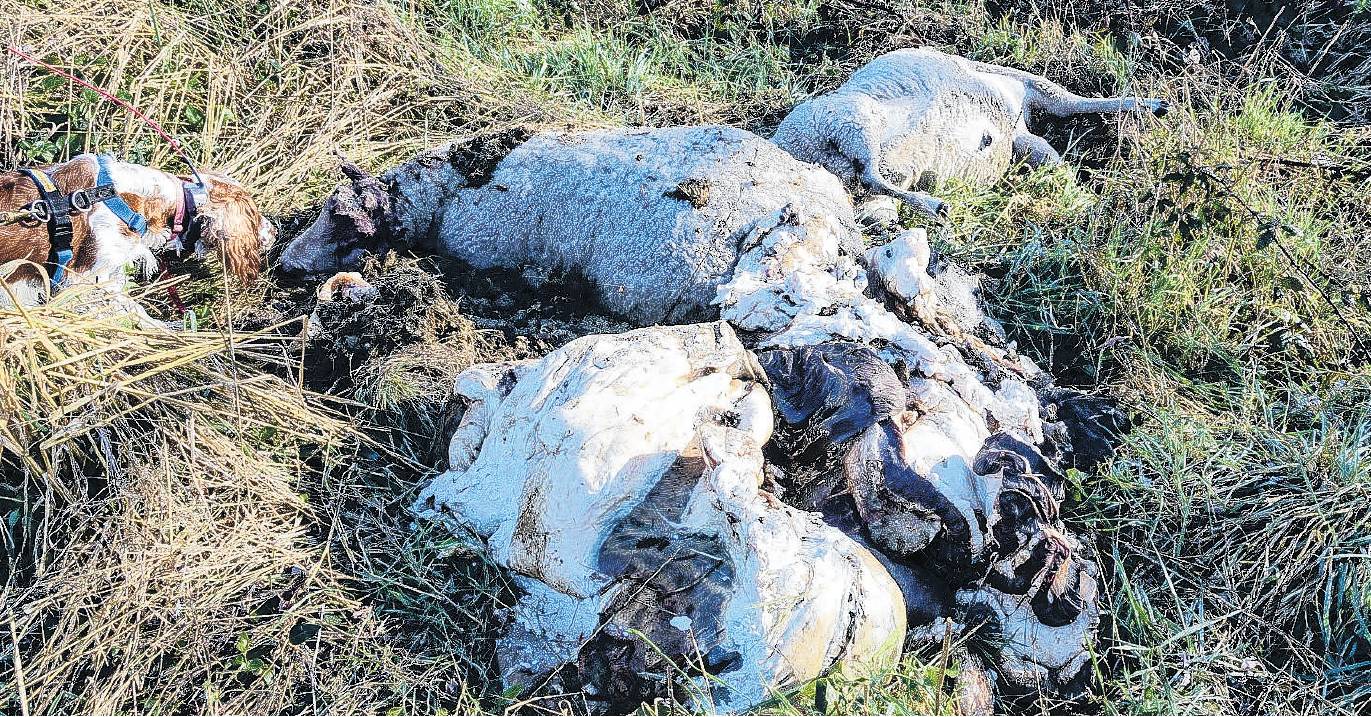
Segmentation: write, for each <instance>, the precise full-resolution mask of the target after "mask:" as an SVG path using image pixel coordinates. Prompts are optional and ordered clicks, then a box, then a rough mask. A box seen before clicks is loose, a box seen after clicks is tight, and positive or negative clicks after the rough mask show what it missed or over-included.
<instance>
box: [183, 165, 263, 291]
mask: <svg viewBox="0 0 1371 717" xmlns="http://www.w3.org/2000/svg"><path fill="white" fill-rule="evenodd" d="M201 176H202V177H203V178H204V181H205V187H206V189H207V190H208V194H209V201H208V202H206V203H205V205H204V206H201V207H198V209H199V219H200V232H201V234H200V236H201V240H202V241H204V242H205V245H206V246H207V247H209V248H211V249H213V250H215V251H217V252H218V253H219V257H220V259H222V260H223V262H224V266H225V267H227V268H228V271H229V273H231V274H233V275H234V276H235V277H237V278H238V279H239V281H242V282H243V283H251V282H253V281H255V280H256V279H257V276H258V275H259V274H260V273H261V270H262V253H263V251H264V250H265V248H266V247H265V246H264V242H265V240H266V238H267V237H266V236H264V232H263V228H262V227H263V224H264V220H263V218H262V213H261V212H260V211H259V210H258V209H257V204H256V203H254V202H253V201H252V197H251V196H250V195H249V194H248V193H247V190H246V189H243V186H242V185H240V184H238V183H237V182H235V181H233V180H231V179H229V178H227V177H222V176H218V175H213V174H209V173H207V172H202V173H201Z"/></svg>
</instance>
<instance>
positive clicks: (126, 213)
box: [95, 154, 148, 237]
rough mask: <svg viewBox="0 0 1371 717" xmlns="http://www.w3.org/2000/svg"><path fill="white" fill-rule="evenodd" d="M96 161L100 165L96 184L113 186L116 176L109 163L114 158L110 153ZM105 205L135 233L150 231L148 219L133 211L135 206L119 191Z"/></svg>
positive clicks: (140, 234)
mask: <svg viewBox="0 0 1371 717" xmlns="http://www.w3.org/2000/svg"><path fill="white" fill-rule="evenodd" d="M95 161H96V163H97V164H98V165H100V174H99V175H98V176H97V177H96V178H95V184H96V186H100V185H102V184H108V185H110V186H113V185H114V178H113V177H111V176H110V174H109V163H110V162H113V161H114V158H113V157H111V156H109V155H108V154H102V155H100V156H98V157H96V158H95ZM105 206H106V207H109V210H110V211H112V212H114V216H116V217H119V219H120V220H121V221H123V222H124V223H125V224H127V225H128V227H129V229H131V230H132V231H133V233H134V234H137V235H138V236H140V237H141V236H143V235H144V234H147V233H148V220H146V219H144V218H143V215H142V214H139V213H138V212H135V211H133V207H130V206H129V205H128V202H125V201H124V198H123V197H121V196H119V193H118V192H115V194H114V196H113V197H110V198H109V199H106V200H105Z"/></svg>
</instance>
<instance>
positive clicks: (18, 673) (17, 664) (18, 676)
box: [9, 614, 29, 717]
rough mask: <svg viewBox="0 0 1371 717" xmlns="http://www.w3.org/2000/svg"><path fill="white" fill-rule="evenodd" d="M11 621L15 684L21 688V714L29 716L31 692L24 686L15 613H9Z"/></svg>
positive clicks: (11, 655)
mask: <svg viewBox="0 0 1371 717" xmlns="http://www.w3.org/2000/svg"><path fill="white" fill-rule="evenodd" d="M9 623H10V645H11V647H12V648H13V651H12V652H11V653H10V657H12V658H13V659H14V684H15V686H17V687H18V688H19V714H21V715H24V717H28V714H29V693H28V689H27V688H25V686H24V665H23V662H22V661H21V660H20V658H19V632H18V631H17V630H15V629H14V615H13V614H10V615H9Z"/></svg>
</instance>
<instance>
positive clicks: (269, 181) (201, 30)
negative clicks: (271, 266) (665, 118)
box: [0, 0, 568, 212]
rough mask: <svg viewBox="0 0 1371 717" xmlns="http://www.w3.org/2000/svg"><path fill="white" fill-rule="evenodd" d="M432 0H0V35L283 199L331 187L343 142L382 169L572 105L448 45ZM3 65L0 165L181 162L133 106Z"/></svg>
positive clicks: (275, 205) (279, 203)
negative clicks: (96, 154)
mask: <svg viewBox="0 0 1371 717" xmlns="http://www.w3.org/2000/svg"><path fill="white" fill-rule="evenodd" d="M423 4H424V3H408V4H406V3H400V4H398V5H395V6H392V5H390V4H384V3H383V4H376V3H372V2H365V1H361V0H356V1H354V0H305V1H304V2H289V3H229V2H196V1H194V0H192V1H191V2H184V3H162V2H156V3H147V2H141V1H139V0H96V2H91V3H81V4H77V5H70V4H62V5H58V4H55V3H48V2H41V1H40V2H33V1H31V0H0V18H3V19H0V40H4V41H5V42H15V43H17V44H20V45H22V46H25V47H27V48H29V50H30V51H31V52H32V53H34V54H36V55H38V56H40V57H45V58H48V59H49V60H53V61H55V64H57V65H59V66H62V67H64V68H66V69H69V70H75V71H76V72H78V73H79V74H81V75H83V76H85V77H87V78H89V79H91V80H93V81H95V82H97V83H98V84H100V85H101V86H102V87H105V88H107V89H110V90H112V91H114V92H116V93H118V94H119V95H120V96H121V97H124V98H125V99H127V100H129V101H131V102H132V103H133V104H134V105H135V106H137V107H138V108H139V109H141V110H142V111H143V112H144V113H146V114H147V115H149V116H151V117H154V118H158V119H159V120H160V121H161V122H162V123H164V124H165V125H166V126H167V129H168V130H170V131H171V132H172V133H173V134H174V135H175V136H177V137H179V138H181V139H182V141H184V142H185V143H186V144H187V145H188V146H189V147H190V150H191V153H192V156H193V158H194V159H195V160H196V161H198V162H202V163H203V164H204V165H205V166H207V167H211V168H214V169H217V170H219V171H223V172H227V173H228V174H230V175H232V176H234V177H236V178H238V179H240V180H241V181H243V182H244V183H246V184H247V185H248V186H250V187H252V189H253V192H254V194H255V195H256V196H257V198H258V199H259V201H260V202H261V203H262V205H263V206H264V207H265V208H266V209H267V210H268V211H270V212H282V211H286V210H289V209H296V208H298V207H299V206H300V203H301V201H302V199H305V198H308V197H317V196H319V195H321V194H323V193H324V192H325V191H326V189H327V188H329V187H331V186H332V184H333V183H334V182H335V181H336V176H337V174H336V172H337V164H338V161H337V157H336V153H337V152H343V153H345V154H347V155H348V156H350V157H354V158H357V159H358V160H359V161H361V162H362V163H363V164H364V165H366V166H368V167H371V168H378V167H384V166H387V165H388V164H393V163H395V162H396V161H398V160H399V159H401V158H408V157H409V156H410V155H412V154H413V153H414V152H415V151H417V150H419V149H421V148H426V147H428V146H431V145H433V144H435V143H437V142H438V141H439V140H441V139H444V138H447V137H450V136H453V135H455V134H459V133H462V132H464V131H471V130H472V129H474V128H478V127H481V126H483V125H486V124H489V123H493V122H513V121H530V122H540V121H548V120H549V118H550V117H551V116H552V115H553V114H555V115H556V116H557V117H558V118H565V117H567V116H568V110H567V108H566V107H565V106H564V105H560V104H556V103H555V102H554V101H553V100H552V99H551V98H548V97H546V96H542V95H540V94H539V93H537V92H536V91H533V90H530V89H528V88H525V87H521V86H519V83H518V82H517V81H516V80H515V79H513V78H511V77H510V76H509V74H508V72H507V71H505V70H502V69H501V68H499V67H496V66H493V65H490V64H487V63H483V62H481V61H479V60H477V59H476V58H474V57H472V56H471V55H470V53H468V52H466V51H464V50H463V49H462V48H460V47H453V46H449V45H446V44H445V43H444V42H443V40H442V39H440V38H439V37H437V36H435V35H434V34H433V33H432V32H431V31H430V30H429V29H426V28H425V27H423V26H422V25H421V24H419V23H418V22H417V21H415V20H414V15H413V13H414V12H415V11H416V10H417V9H418V8H419V6H421V5H423ZM6 25H8V28H6ZM0 68H3V75H4V77H5V82H4V83H3V84H0V92H3V93H4V96H3V102H0V108H2V109H0V165H12V164H14V163H15V162H16V161H18V160H20V159H21V158H22V159H24V160H29V161H32V160H35V159H41V158H43V157H44V156H46V155H48V154H53V155H54V156H66V155H68V154H71V153H76V152H80V151H89V150H109V149H115V148H121V149H122V150H123V152H124V153H125V154H126V155H129V156H131V157H132V158H134V159H136V160H137V161H141V162H145V163H148V164H152V165H156V166H165V167H169V168H172V167H179V166H180V161H179V160H177V159H176V158H175V156H174V154H173V153H172V151H171V149H170V148H169V147H168V146H166V144H165V143H163V142H161V141H160V140H157V139H156V137H155V136H154V135H153V133H152V132H151V131H150V130H149V129H148V128H147V127H145V126H144V125H142V124H141V123H140V122H139V121H138V120H137V119H135V118H134V117H132V116H131V115H129V114H128V113H125V112H123V111H122V110H117V109H114V108H112V107H111V106H110V105H108V104H105V103H104V102H103V101H102V100H97V99H95V98H94V95H93V94H90V93H85V92H82V91H80V89H79V88H75V89H73V88H71V87H70V86H68V85H66V84H65V83H63V82H61V81H54V80H53V79H52V78H49V77H48V76H47V75H46V73H43V72H41V71H36V70H35V69H34V68H31V67H29V66H28V65H27V64H26V63H24V62H22V61H20V60H19V59H18V58H15V57H13V56H5V57H4V58H3V59H0ZM35 84H38V85H40V86H38V87H35ZM35 89H36V90H38V91H35ZM553 107H556V110H555V111H554V110H552V109H550V108H553ZM45 135H46V136H47V137H49V138H50V139H51V140H52V141H53V142H54V143H55V144H54V145H53V146H52V147H48V146H47V145H45V144H43V142H45V141H47V140H45V139H43V138H44V136H45ZM73 136H79V139H78V140H75V142H76V143H77V146H73V145H72V144H71V143H72V141H73V140H71V137H73ZM20 155H23V156H22V157H21V156H20Z"/></svg>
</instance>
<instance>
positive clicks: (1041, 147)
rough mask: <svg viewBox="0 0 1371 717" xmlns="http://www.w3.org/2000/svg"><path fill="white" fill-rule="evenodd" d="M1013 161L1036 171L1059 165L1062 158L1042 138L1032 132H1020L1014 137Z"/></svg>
mask: <svg viewBox="0 0 1371 717" xmlns="http://www.w3.org/2000/svg"><path fill="white" fill-rule="evenodd" d="M1014 161H1015V162H1016V163H1018V162H1023V163H1024V164H1027V165H1028V166H1029V168H1030V169H1037V168H1038V167H1044V166H1045V167H1052V166H1055V165H1058V164H1061V162H1062V156H1061V155H1060V154H1058V153H1057V150H1055V149H1052V145H1050V144H1048V143H1047V140H1045V139H1043V138H1042V137H1039V136H1038V135H1036V134H1033V133H1032V132H1021V133H1019V134H1018V135H1016V136H1015V137H1014Z"/></svg>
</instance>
